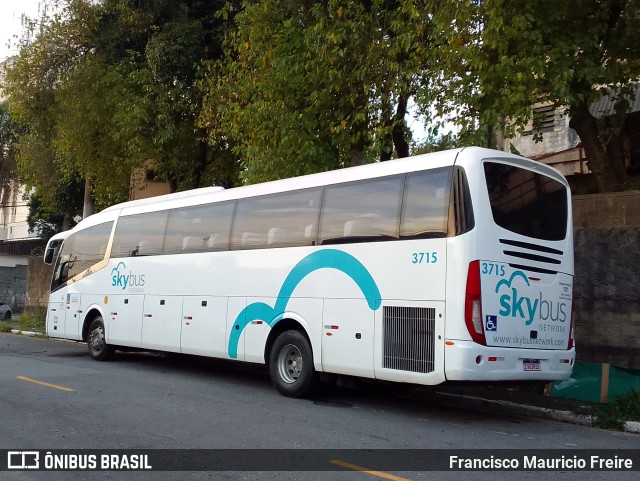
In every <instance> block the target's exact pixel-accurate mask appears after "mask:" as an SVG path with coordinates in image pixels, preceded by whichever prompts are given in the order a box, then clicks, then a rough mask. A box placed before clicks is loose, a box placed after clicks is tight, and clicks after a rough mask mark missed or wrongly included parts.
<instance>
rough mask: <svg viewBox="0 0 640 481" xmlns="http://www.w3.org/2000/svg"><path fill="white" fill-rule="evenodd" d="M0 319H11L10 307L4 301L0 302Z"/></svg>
mask: <svg viewBox="0 0 640 481" xmlns="http://www.w3.org/2000/svg"><path fill="white" fill-rule="evenodd" d="M0 319H4V320H7V319H11V308H10V307H9V306H7V305H6V304H5V303H4V302H0Z"/></svg>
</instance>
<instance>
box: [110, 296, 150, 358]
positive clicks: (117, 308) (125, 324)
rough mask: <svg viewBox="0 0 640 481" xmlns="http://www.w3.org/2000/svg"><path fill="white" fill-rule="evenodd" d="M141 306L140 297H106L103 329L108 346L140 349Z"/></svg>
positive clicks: (142, 297)
mask: <svg viewBox="0 0 640 481" xmlns="http://www.w3.org/2000/svg"><path fill="white" fill-rule="evenodd" d="M143 304H144V296H142V295H129V294H124V295H120V294H119V295H116V296H108V303H107V304H106V306H105V316H107V319H105V328H106V331H107V332H106V334H107V341H108V342H109V344H115V345H116V346H118V345H120V346H129V347H141V345H142V344H141V336H142V307H143Z"/></svg>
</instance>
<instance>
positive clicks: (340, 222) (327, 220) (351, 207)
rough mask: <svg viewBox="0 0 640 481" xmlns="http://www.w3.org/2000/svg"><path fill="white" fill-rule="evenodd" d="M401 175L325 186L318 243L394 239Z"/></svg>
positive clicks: (395, 236)
mask: <svg viewBox="0 0 640 481" xmlns="http://www.w3.org/2000/svg"><path fill="white" fill-rule="evenodd" d="M403 182H404V176H403V175H396V176H392V177H383V178H378V179H371V180H366V181H361V182H349V183H345V184H338V185H333V186H330V187H327V188H326V189H325V197H324V204H323V207H322V215H321V219H320V236H319V240H320V244H339V243H344V242H370V241H378V240H389V239H397V238H398V225H399V218H398V217H399V215H400V202H401V200H402V199H401V192H402V186H403Z"/></svg>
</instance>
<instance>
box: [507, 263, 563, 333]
mask: <svg viewBox="0 0 640 481" xmlns="http://www.w3.org/2000/svg"><path fill="white" fill-rule="evenodd" d="M516 279H522V280H524V283H525V285H526V287H531V283H530V282H529V278H528V277H527V276H526V275H525V273H524V272H522V271H515V272H514V273H513V274H511V277H510V278H509V280H507V279H501V280H500V281H498V283H497V284H496V289H495V292H496V294H498V293H499V292H500V290H501V289H502V288H503V287H504V288H506V289H508V290H509V291H510V292H509V293H505V294H502V295H501V296H500V299H499V302H500V307H501V309H500V311H498V314H500V315H501V316H507V317H513V318H520V319H524V320H525V325H527V326H529V325H531V323H533V320H534V319H536V317H537V318H539V319H540V320H541V321H549V320H551V321H553V322H565V321H566V320H567V313H568V311H569V307H568V305H567V304H566V303H564V302H560V300H559V299H558V300H557V301H553V300H547V299H545V298H544V297H543V295H542V292H541V291H539V294H538V296H537V297H536V298H532V297H529V296H523V295H520V294H519V293H518V289H517V287H514V286H513V284H514V282H515V281H516ZM503 290H504V289H503Z"/></svg>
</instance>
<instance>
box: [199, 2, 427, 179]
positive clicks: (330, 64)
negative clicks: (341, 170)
mask: <svg viewBox="0 0 640 481" xmlns="http://www.w3.org/2000/svg"><path fill="white" fill-rule="evenodd" d="M424 3H425V2H419V1H413V0H396V1H382V0H371V1H367V2H344V1H339V0H329V1H312V0H306V1H303V2H300V1H298V0H262V1H259V2H249V1H246V2H244V3H243V4H242V10H241V11H240V12H238V13H237V15H236V17H235V25H234V26H233V28H231V29H230V30H229V32H228V35H227V41H226V48H227V53H226V57H225V58H224V59H223V60H221V61H218V62H209V63H208V65H207V68H208V72H207V76H206V78H205V80H204V81H203V82H202V83H201V85H202V89H203V91H204V92H205V94H206V96H205V100H204V105H203V110H202V114H201V116H200V123H201V125H202V126H203V127H205V128H206V129H207V131H208V133H209V135H210V138H214V139H226V141H227V142H229V145H232V146H233V149H234V151H235V152H236V153H237V154H238V155H239V156H240V157H241V158H242V159H243V172H242V176H243V178H244V180H245V181H247V182H258V181H265V180H271V179H276V178H282V177H290V176H294V175H302V174H307V173H312V172H317V171H322V170H328V169H335V168H338V167H342V166H350V165H359V164H362V163H366V162H371V161H373V160H376V159H378V160H388V159H390V158H391V157H392V156H393V155H394V153H395V155H397V156H400V157H402V156H406V155H408V154H409V142H410V132H409V130H408V128H407V126H406V120H405V118H406V116H407V111H408V107H407V106H408V102H409V99H410V98H411V97H412V96H413V95H414V93H415V90H416V88H417V84H418V82H419V80H420V79H421V78H422V77H424V76H426V75H427V74H428V69H427V67H428V64H427V62H426V59H427V52H428V49H427V48H426V42H427V32H428V30H429V28H430V21H429V14H428V9H426V8H424V7H425V5H424ZM227 12H228V10H223V11H222V12H221V14H222V15H225V14H227ZM220 99H223V101H222V102H221V101H220ZM394 151H395V152H394Z"/></svg>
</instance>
